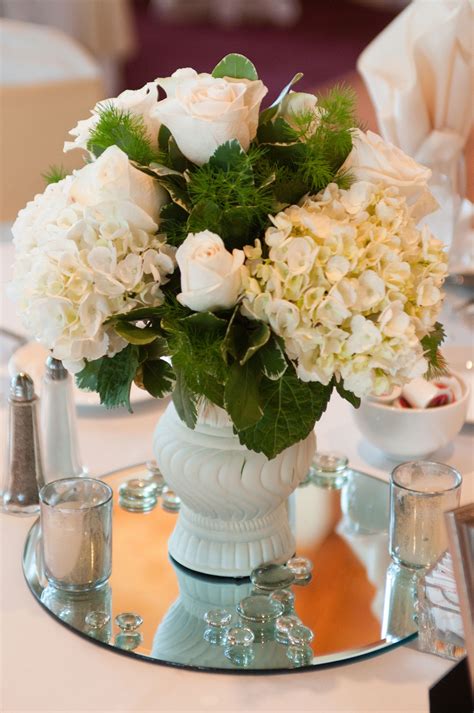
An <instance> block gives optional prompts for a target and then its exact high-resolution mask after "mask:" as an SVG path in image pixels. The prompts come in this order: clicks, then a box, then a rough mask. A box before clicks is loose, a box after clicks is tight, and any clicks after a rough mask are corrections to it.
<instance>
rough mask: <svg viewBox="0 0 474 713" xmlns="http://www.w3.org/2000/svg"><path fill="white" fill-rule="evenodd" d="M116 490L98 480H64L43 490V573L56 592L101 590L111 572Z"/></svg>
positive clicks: (53, 482) (48, 485) (56, 481)
mask: <svg viewBox="0 0 474 713" xmlns="http://www.w3.org/2000/svg"><path fill="white" fill-rule="evenodd" d="M112 498H113V492H112V489H111V488H110V487H109V486H108V485H107V484H106V483H104V482H102V481H101V480H95V479H94V478H84V477H77V478H62V479H61V480H54V481H52V482H51V483H47V485H45V486H43V488H42V489H41V491H40V502H41V531H42V548H43V561H44V569H45V574H46V577H47V579H48V581H49V582H51V584H53V585H54V586H55V587H57V588H58V589H65V590H68V591H88V590H93V589H97V588H99V587H101V586H102V585H103V584H105V582H107V580H108V579H109V577H110V574H111V570H112Z"/></svg>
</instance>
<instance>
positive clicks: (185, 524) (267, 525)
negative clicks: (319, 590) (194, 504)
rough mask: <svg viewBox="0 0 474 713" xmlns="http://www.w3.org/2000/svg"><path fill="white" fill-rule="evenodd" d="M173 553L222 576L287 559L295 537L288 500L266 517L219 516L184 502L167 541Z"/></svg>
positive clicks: (242, 573)
mask: <svg viewBox="0 0 474 713" xmlns="http://www.w3.org/2000/svg"><path fill="white" fill-rule="evenodd" d="M168 549H169V553H170V555H171V556H172V557H173V559H174V560H176V561H177V562H179V564H181V565H183V566H184V567H187V568H188V569H191V570H194V571H197V572H202V573H203V574H211V575H215V576H221V577H248V576H249V575H250V573H251V572H252V570H253V569H255V567H258V566H259V565H261V564H263V563H265V562H273V563H277V564H283V563H285V562H286V561H287V560H288V559H290V557H292V556H293V554H294V551H295V540H294V537H293V534H292V532H291V530H290V526H289V523H288V513H287V506H286V503H285V502H283V503H281V504H280V505H279V506H278V507H277V508H275V510H273V511H272V512H270V513H268V514H266V515H265V516H263V517H258V518H253V519H248V520H219V519H217V518H210V517H205V516H203V515H200V514H197V513H195V512H193V511H192V510H190V509H189V508H187V507H186V506H184V505H183V506H182V508H181V511H180V513H179V518H178V522H177V523H176V526H175V529H174V531H173V534H172V535H171V538H170V540H169V543H168Z"/></svg>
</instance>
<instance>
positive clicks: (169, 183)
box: [160, 172, 192, 213]
mask: <svg viewBox="0 0 474 713" xmlns="http://www.w3.org/2000/svg"><path fill="white" fill-rule="evenodd" d="M160 183H161V185H162V186H163V187H164V188H166V190H167V191H168V193H169V194H170V197H171V200H172V201H173V202H174V203H176V204H177V205H178V206H179V207H180V208H182V209H183V210H185V211H187V212H188V213H189V212H190V211H191V208H192V205H191V200H190V198H189V193H188V188H187V184H186V181H185V179H184V176H182V175H181V174H180V173H178V172H176V173H173V174H169V175H167V176H160Z"/></svg>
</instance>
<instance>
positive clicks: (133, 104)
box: [64, 82, 160, 152]
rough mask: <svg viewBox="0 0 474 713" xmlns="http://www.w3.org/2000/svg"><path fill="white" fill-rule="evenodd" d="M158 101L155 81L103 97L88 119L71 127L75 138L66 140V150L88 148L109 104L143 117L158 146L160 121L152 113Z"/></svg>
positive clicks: (153, 141) (152, 138)
mask: <svg viewBox="0 0 474 713" xmlns="http://www.w3.org/2000/svg"><path fill="white" fill-rule="evenodd" d="M157 102H158V88H157V86H156V83H155V82H148V84H145V86H144V87H142V88H141V89H136V90H132V89H127V90H125V91H124V92H122V93H121V94H119V95H118V97H113V98H111V99H103V100H102V101H100V102H98V103H97V104H96V105H95V107H94V108H93V109H92V111H91V114H92V116H90V117H89V118H88V119H82V120H81V121H79V122H78V123H77V126H76V127H75V128H74V129H71V131H70V132H69V133H70V134H71V136H74V137H75V138H74V141H66V143H65V144H64V151H65V152H66V151H71V150H72V149H78V148H79V149H86V150H87V143H88V141H89V139H90V135H91V131H93V129H94V128H95V127H96V126H97V124H98V122H99V112H100V110H101V109H103V108H105V107H108V106H113V107H115V108H117V109H118V110H121V111H124V112H130V114H133V115H135V116H140V117H141V118H142V119H143V123H144V125H145V128H146V130H147V134H148V138H149V139H150V141H151V142H152V144H153V145H154V146H156V144H157V142H158V131H159V130H160V122H159V121H158V119H157V118H156V117H155V116H153V115H152V109H154V108H155V106H156V104H157Z"/></svg>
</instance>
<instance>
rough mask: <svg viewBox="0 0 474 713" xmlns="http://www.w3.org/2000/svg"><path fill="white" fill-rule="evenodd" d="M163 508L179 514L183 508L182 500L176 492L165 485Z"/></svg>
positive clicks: (162, 494) (162, 500)
mask: <svg viewBox="0 0 474 713" xmlns="http://www.w3.org/2000/svg"><path fill="white" fill-rule="evenodd" d="M161 507H162V508H163V510H166V511H167V512H178V510H179V509H180V507H181V498H180V497H179V495H176V493H175V492H174V490H171V488H168V486H166V485H165V487H164V488H163V491H162V493H161Z"/></svg>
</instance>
